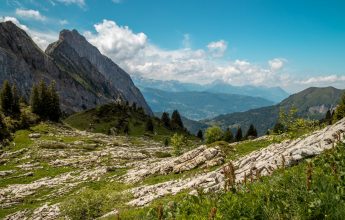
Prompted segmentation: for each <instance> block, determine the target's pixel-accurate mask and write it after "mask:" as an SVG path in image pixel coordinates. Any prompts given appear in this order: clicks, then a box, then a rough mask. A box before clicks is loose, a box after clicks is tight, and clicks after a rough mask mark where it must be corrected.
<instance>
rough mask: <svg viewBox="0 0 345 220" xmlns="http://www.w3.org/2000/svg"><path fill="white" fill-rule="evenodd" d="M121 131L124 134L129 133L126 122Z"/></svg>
mask: <svg viewBox="0 0 345 220" xmlns="http://www.w3.org/2000/svg"><path fill="white" fill-rule="evenodd" d="M123 132H124V133H125V134H126V135H128V134H129V125H128V123H127V124H125V127H124V129H123Z"/></svg>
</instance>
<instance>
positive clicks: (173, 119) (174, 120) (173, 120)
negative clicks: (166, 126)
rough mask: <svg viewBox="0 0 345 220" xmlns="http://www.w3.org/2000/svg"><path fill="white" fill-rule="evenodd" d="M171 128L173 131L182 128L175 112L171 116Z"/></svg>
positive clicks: (178, 115) (178, 116)
mask: <svg viewBox="0 0 345 220" xmlns="http://www.w3.org/2000/svg"><path fill="white" fill-rule="evenodd" d="M171 127H172V128H174V129H181V128H183V122H182V119H181V116H180V113H179V112H178V111H177V110H174V111H173V113H172V115H171Z"/></svg>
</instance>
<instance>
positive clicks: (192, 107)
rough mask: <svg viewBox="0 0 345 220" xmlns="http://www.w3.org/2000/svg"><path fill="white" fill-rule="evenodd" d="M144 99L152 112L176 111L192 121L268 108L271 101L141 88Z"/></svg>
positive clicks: (223, 94)
mask: <svg viewBox="0 0 345 220" xmlns="http://www.w3.org/2000/svg"><path fill="white" fill-rule="evenodd" d="M141 91H142V92H143V94H144V97H145V99H146V101H147V102H148V104H149V105H150V107H151V108H152V110H153V111H154V112H163V111H166V112H170V113H171V112H173V111H174V110H175V109H177V110H178V111H179V112H180V113H181V114H182V115H183V116H185V117H187V118H189V119H192V120H201V119H206V118H213V117H216V116H218V115H220V114H226V113H231V112H242V111H246V110H249V109H254V108H259V107H263V106H269V105H272V104H274V103H273V102H272V101H269V100H266V99H263V98H260V97H251V96H244V95H237V94H225V93H211V92H198V91H184V92H167V91H163V90H159V89H153V88H141Z"/></svg>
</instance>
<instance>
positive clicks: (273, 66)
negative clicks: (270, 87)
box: [268, 58, 287, 71]
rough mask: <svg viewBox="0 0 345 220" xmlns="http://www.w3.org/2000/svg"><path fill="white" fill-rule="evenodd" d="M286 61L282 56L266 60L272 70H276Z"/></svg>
mask: <svg viewBox="0 0 345 220" xmlns="http://www.w3.org/2000/svg"><path fill="white" fill-rule="evenodd" d="M286 62H287V60H286V59H283V58H274V59H272V60H269V61H268V65H269V66H270V68H271V70H272V71H277V70H280V69H281V68H283V66H284V64H285V63H286Z"/></svg>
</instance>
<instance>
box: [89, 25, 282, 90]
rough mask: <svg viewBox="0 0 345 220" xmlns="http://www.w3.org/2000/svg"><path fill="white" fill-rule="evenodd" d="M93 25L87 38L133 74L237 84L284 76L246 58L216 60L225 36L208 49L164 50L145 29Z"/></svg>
mask: <svg viewBox="0 0 345 220" xmlns="http://www.w3.org/2000/svg"><path fill="white" fill-rule="evenodd" d="M94 27H95V30H96V32H95V33H91V32H86V33H85V36H86V38H87V39H88V40H89V41H90V42H91V43H92V44H93V45H95V46H96V47H97V48H98V49H99V50H100V51H101V52H102V53H103V54H105V55H107V56H109V57H110V58H112V59H113V60H114V61H115V62H116V63H118V64H119V65H120V66H121V67H123V68H124V69H125V70H127V71H128V72H129V73H131V74H137V75H141V76H144V77H147V78H153V79H162V80H172V79H175V80H181V81H185V82H199V83H207V82H211V81H214V80H216V79H222V80H224V81H226V82H229V83H232V84H234V85H245V84H255V85H269V84H270V83H271V84H275V83H276V82H277V81H280V78H282V77H285V76H283V75H280V74H276V73H274V72H273V71H271V69H269V68H266V69H265V68H263V67H260V66H259V65H255V64H252V63H250V62H249V61H245V60H235V61H224V60H223V61H220V60H219V59H217V60H214V59H213V57H214V55H215V54H216V56H220V55H223V54H224V52H225V51H226V48H227V43H226V42H225V41H224V40H221V41H216V42H211V43H210V44H208V45H206V50H205V49H197V50H193V49H191V48H189V47H185V48H182V49H176V50H165V49H162V48H159V47H157V46H156V45H154V44H152V43H151V42H149V40H148V38H147V36H146V35H145V34H144V33H134V32H133V31H132V30H131V29H129V27H127V26H119V25H117V24H116V23H115V22H113V21H109V20H103V22H101V23H99V24H96V25H94ZM185 39H188V37H187V36H185ZM185 46H187V45H185ZM210 53H211V56H210Z"/></svg>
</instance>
